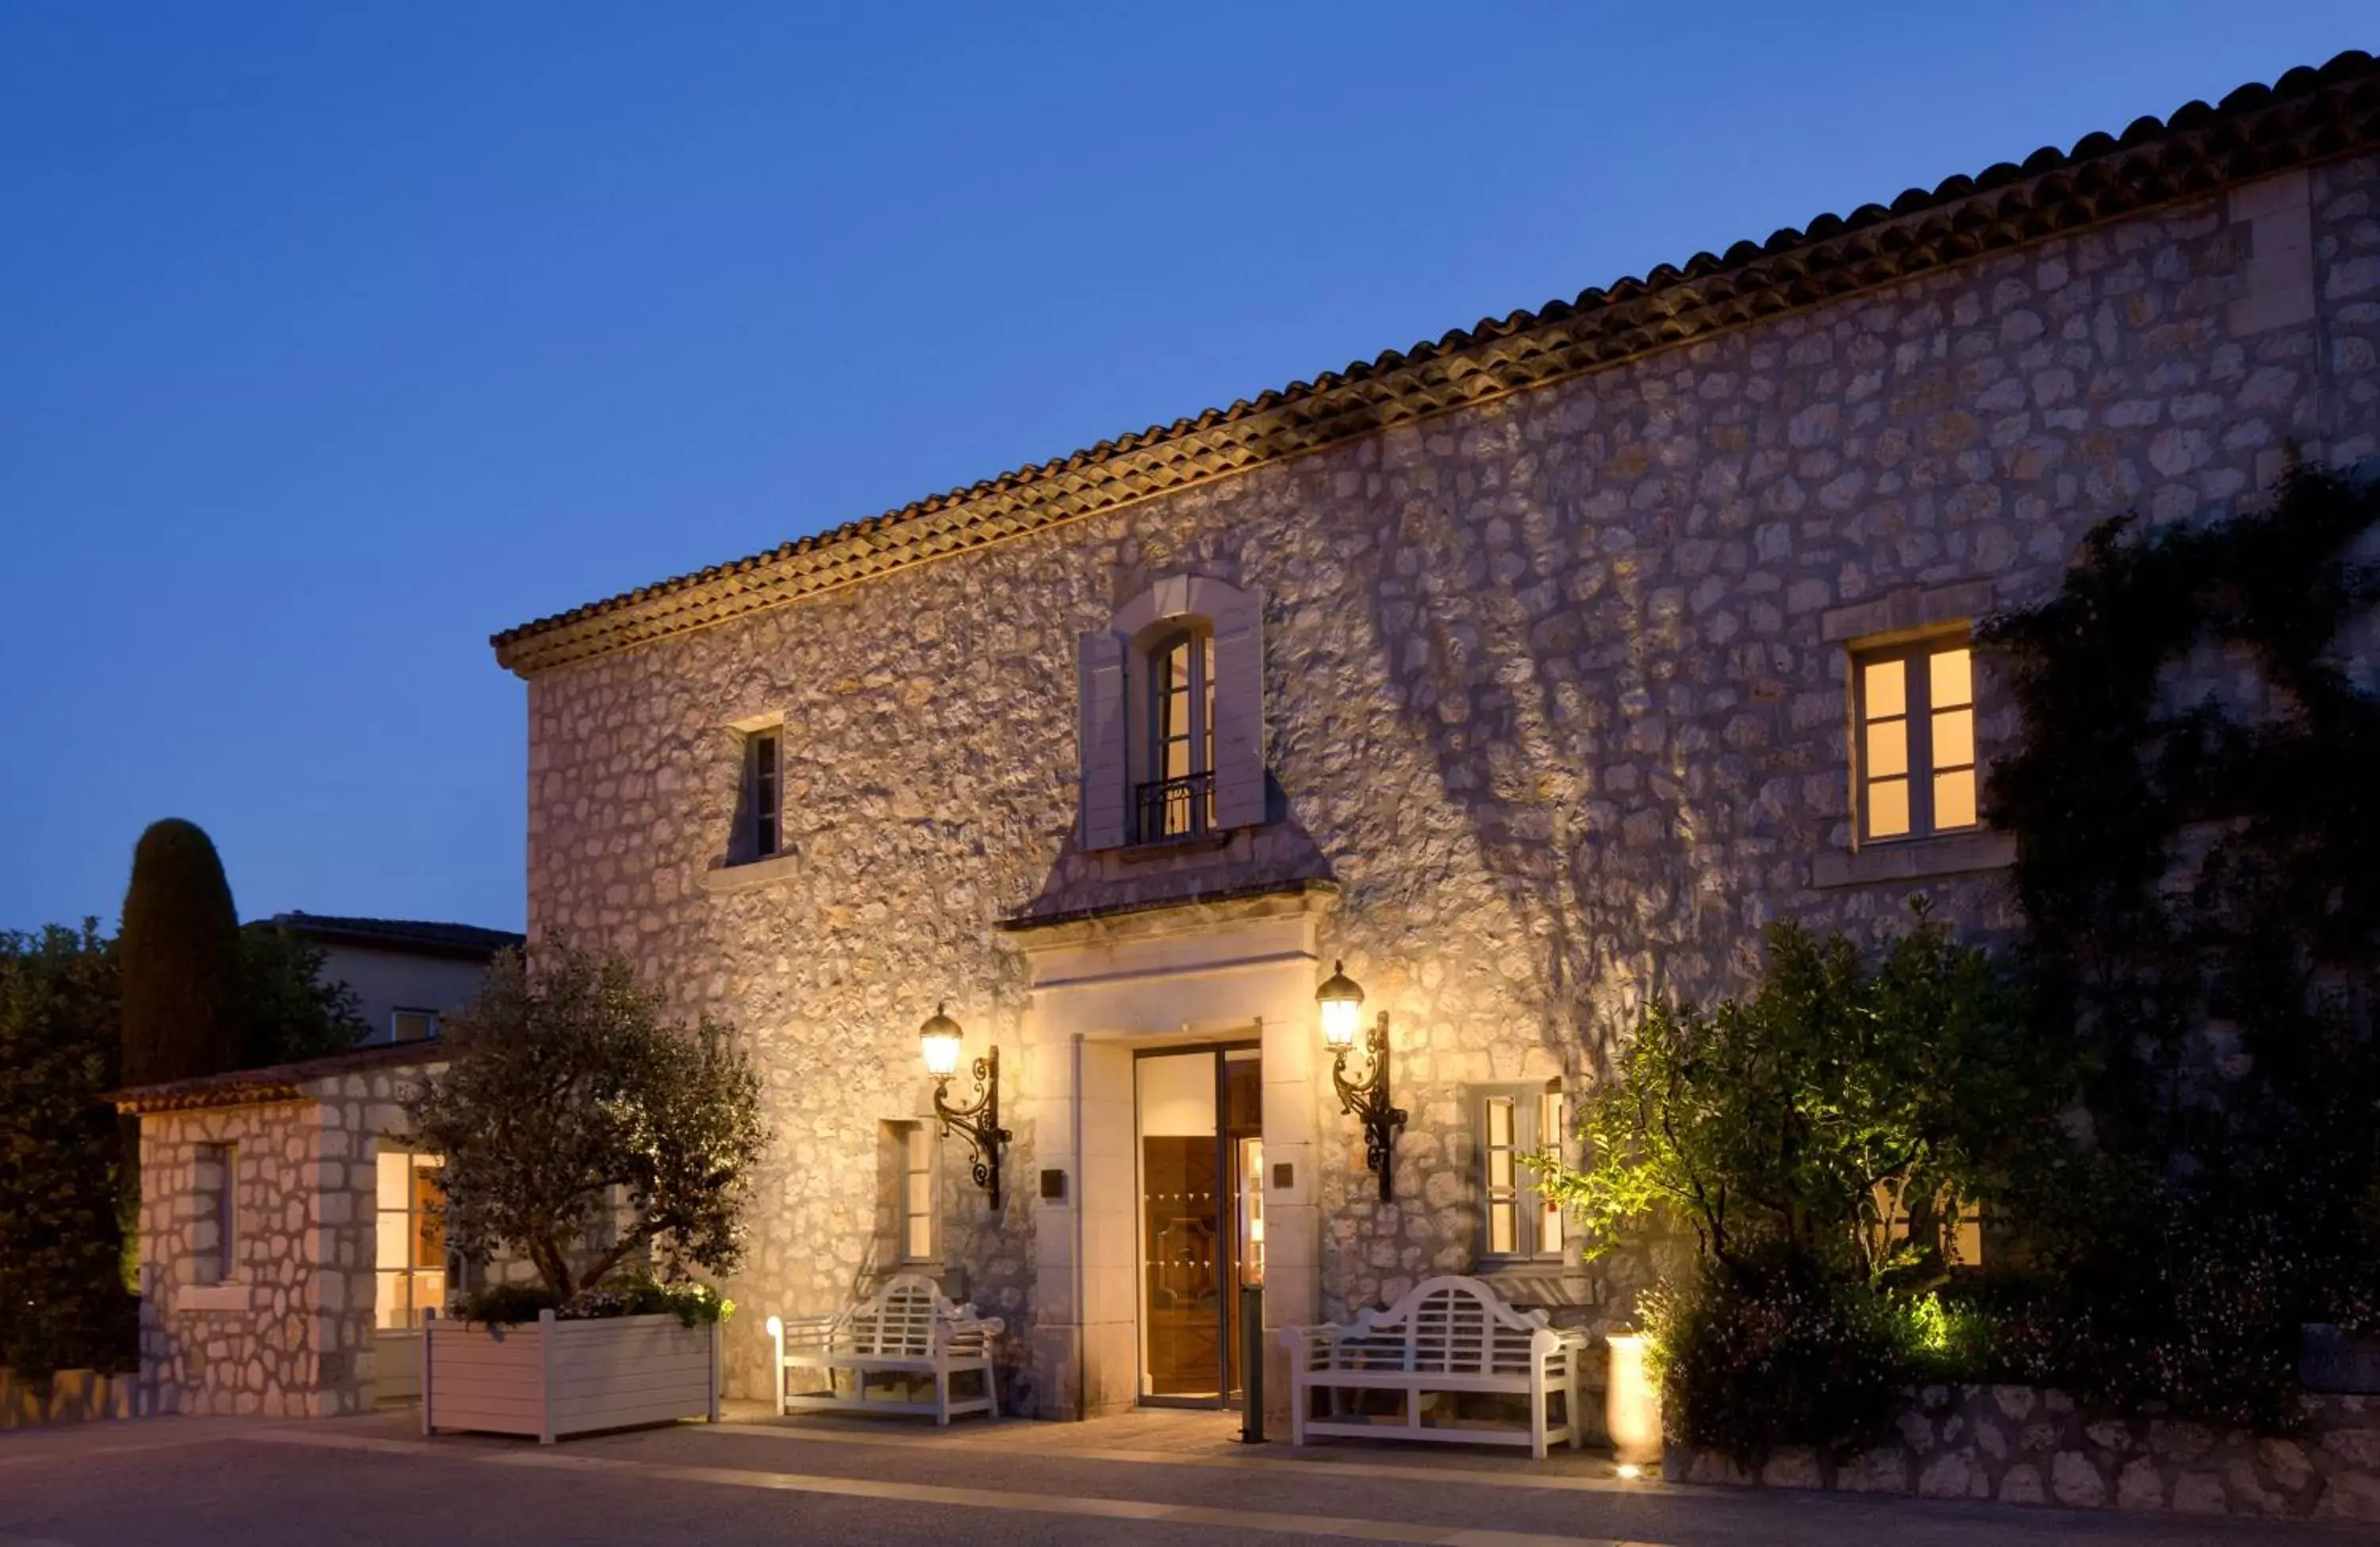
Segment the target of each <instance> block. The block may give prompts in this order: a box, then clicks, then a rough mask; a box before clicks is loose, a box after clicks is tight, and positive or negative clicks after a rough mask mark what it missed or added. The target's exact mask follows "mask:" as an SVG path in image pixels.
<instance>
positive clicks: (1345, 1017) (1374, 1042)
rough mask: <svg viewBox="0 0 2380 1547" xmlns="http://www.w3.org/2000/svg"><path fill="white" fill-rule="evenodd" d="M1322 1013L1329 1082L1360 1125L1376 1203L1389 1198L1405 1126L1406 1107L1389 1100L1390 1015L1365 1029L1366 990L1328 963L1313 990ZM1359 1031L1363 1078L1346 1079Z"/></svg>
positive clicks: (1342, 1106)
mask: <svg viewBox="0 0 2380 1547" xmlns="http://www.w3.org/2000/svg"><path fill="white" fill-rule="evenodd" d="M1314 1003H1315V1005H1317V1006H1318V1008H1319V1009H1320V1011H1321V1014H1322V1041H1323V1042H1324V1044H1325V1045H1327V1046H1328V1047H1329V1048H1330V1052H1331V1054H1332V1059H1331V1065H1330V1083H1331V1084H1333V1085H1335V1086H1337V1087H1338V1088H1339V1110H1340V1111H1342V1112H1345V1113H1351V1114H1353V1115H1354V1118H1355V1120H1356V1121H1357V1122H1359V1123H1361V1124H1363V1125H1364V1164H1365V1165H1366V1167H1367V1168H1368V1169H1370V1170H1372V1171H1374V1172H1377V1173H1378V1175H1379V1178H1380V1200H1381V1201H1382V1202H1386V1201H1388V1200H1389V1198H1390V1176H1391V1175H1393V1173H1394V1172H1395V1170H1396V1163H1395V1162H1396V1143H1397V1130H1398V1129H1399V1128H1402V1127H1404V1126H1405V1114H1404V1109H1403V1107H1400V1106H1395V1105H1391V1104H1390V1101H1389V1013H1388V1012H1387V1011H1386V1010H1382V1011H1381V1012H1380V1015H1379V1018H1378V1019H1377V1020H1375V1021H1373V1022H1372V1024H1371V1026H1370V1027H1369V1028H1368V1029H1366V1028H1365V1027H1364V1024H1363V1022H1364V988H1363V985H1362V984H1360V983H1358V982H1356V981H1355V980H1354V979H1353V978H1350V977H1349V976H1347V964H1346V963H1345V962H1343V961H1342V962H1334V963H1332V964H1331V968H1330V977H1328V978H1325V979H1324V980H1322V986H1321V987H1320V988H1318V989H1317V990H1315V991H1314ZM1358 1031H1362V1032H1363V1036H1364V1051H1365V1054H1366V1062H1367V1067H1366V1071H1365V1074H1364V1077H1363V1078H1361V1079H1350V1078H1347V1055H1348V1054H1350V1053H1353V1052H1354V1049H1355V1037H1356V1034H1357V1032H1358Z"/></svg>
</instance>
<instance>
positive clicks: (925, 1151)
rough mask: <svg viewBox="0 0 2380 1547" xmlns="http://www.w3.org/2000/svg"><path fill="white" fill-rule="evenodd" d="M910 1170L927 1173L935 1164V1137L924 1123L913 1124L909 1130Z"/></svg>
mask: <svg viewBox="0 0 2380 1547" xmlns="http://www.w3.org/2000/svg"><path fill="white" fill-rule="evenodd" d="M908 1145H909V1169H910V1170H912V1171H926V1170H929V1169H931V1168H932V1166H933V1163H934V1136H933V1133H932V1131H931V1130H930V1129H929V1128H928V1127H926V1125H925V1124H923V1123H912V1124H910V1125H909V1130H908Z"/></svg>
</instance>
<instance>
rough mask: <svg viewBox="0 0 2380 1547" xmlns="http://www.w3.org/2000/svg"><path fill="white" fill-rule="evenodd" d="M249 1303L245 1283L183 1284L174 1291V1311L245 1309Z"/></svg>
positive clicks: (249, 1299) (249, 1298)
mask: <svg viewBox="0 0 2380 1547" xmlns="http://www.w3.org/2000/svg"><path fill="white" fill-rule="evenodd" d="M250 1303H251V1297H250V1295H249V1285H245V1284H185V1285H180V1286H179V1287H177V1288H176V1289H175V1291H174V1309H176V1311H184V1312H188V1311H200V1310H247V1309H250Z"/></svg>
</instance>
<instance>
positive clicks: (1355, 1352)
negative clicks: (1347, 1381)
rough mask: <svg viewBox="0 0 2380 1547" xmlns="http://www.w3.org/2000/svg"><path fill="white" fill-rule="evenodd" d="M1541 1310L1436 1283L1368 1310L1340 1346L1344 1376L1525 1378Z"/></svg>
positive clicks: (1469, 1281) (1474, 1285)
mask: <svg viewBox="0 0 2380 1547" xmlns="http://www.w3.org/2000/svg"><path fill="white" fill-rule="evenodd" d="M1545 1325H1546V1319H1545V1313H1544V1312H1542V1311H1528V1312H1522V1311H1517V1310H1514V1309H1512V1307H1510V1306H1508V1305H1506V1304H1504V1303H1503V1302H1502V1301H1501V1300H1500V1299H1498V1298H1497V1297H1496V1292H1495V1291H1494V1290H1492V1289H1490V1288H1488V1285H1485V1284H1482V1283H1480V1282H1479V1281H1478V1280H1477V1279H1475V1278H1456V1277H1451V1276H1450V1277H1445V1278H1432V1279H1425V1280H1424V1281H1423V1282H1422V1283H1420V1284H1418V1285H1415V1286H1414V1289H1413V1291H1412V1293H1410V1294H1408V1295H1406V1296H1405V1297H1404V1298H1403V1299H1401V1300H1399V1301H1398V1302H1397V1303H1396V1304H1395V1305H1393V1306H1391V1307H1390V1308H1389V1309H1386V1310H1365V1311H1362V1312H1360V1313H1358V1314H1357V1316H1356V1318H1355V1321H1354V1325H1352V1326H1351V1327H1349V1328H1348V1330H1347V1331H1346V1333H1345V1334H1342V1336H1340V1337H1339V1338H1337V1339H1336V1340H1335V1356H1336V1357H1335V1358H1331V1357H1330V1355H1328V1354H1322V1353H1321V1352H1320V1351H1319V1350H1318V1358H1327V1359H1329V1360H1330V1363H1332V1364H1333V1365H1335V1367H1336V1368H1338V1369H1341V1370H1404V1371H1408V1372H1412V1373H1415V1374H1427V1375H1526V1374H1527V1373H1528V1370H1529V1360H1530V1358H1531V1350H1532V1349H1533V1348H1534V1347H1535V1346H1536V1334H1537V1332H1538V1330H1539V1329H1540V1328H1542V1327H1544V1326H1545Z"/></svg>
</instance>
